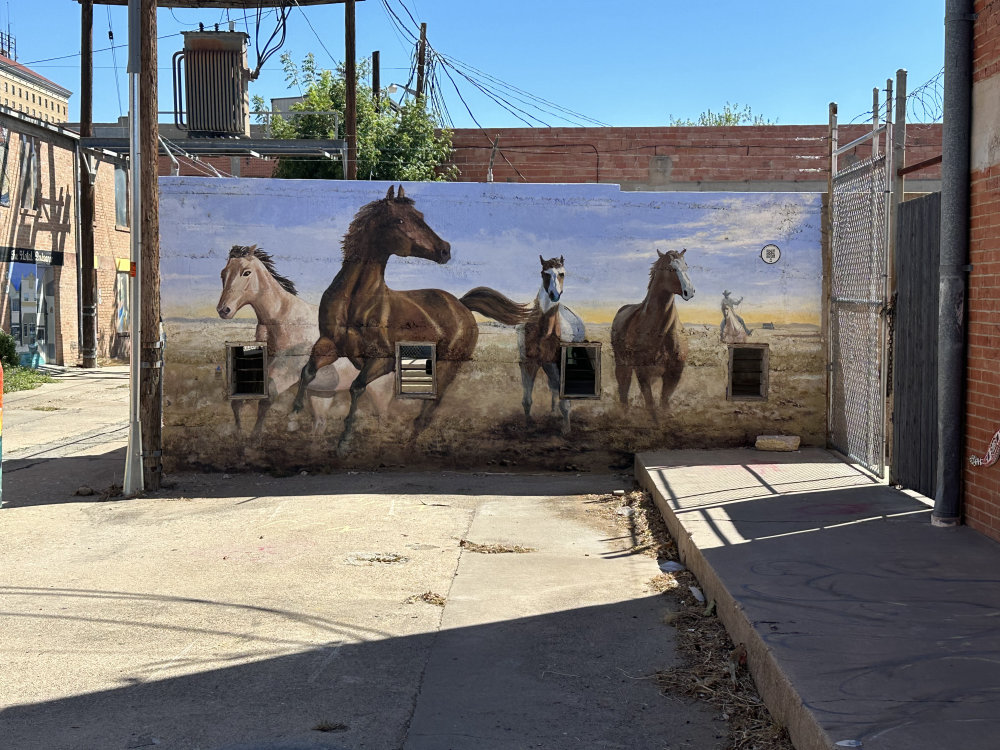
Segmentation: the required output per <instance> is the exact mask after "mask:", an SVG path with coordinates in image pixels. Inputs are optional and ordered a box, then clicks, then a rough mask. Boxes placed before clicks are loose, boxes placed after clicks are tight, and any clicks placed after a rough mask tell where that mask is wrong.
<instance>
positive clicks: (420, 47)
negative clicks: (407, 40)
mask: <svg viewBox="0 0 1000 750" xmlns="http://www.w3.org/2000/svg"><path fill="white" fill-rule="evenodd" d="M426 64H427V24H426V23H422V24H420V41H419V42H418V43H417V97H418V98H419V97H421V96H423V95H424V75H425V73H424V67H425V65H426Z"/></svg>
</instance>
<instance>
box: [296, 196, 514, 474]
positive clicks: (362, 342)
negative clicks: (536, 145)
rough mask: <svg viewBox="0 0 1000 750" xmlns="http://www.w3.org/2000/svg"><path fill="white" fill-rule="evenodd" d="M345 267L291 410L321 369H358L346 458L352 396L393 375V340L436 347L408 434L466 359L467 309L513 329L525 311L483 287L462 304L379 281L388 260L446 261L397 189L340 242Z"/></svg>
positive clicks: (471, 327)
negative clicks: (427, 386)
mask: <svg viewBox="0 0 1000 750" xmlns="http://www.w3.org/2000/svg"><path fill="white" fill-rule="evenodd" d="M342 245H343V252H344V262H343V265H342V266H341V269H340V271H339V273H337V275H336V277H335V278H334V279H333V282H332V283H331V284H330V286H329V287H328V288H327V290H326V292H324V293H323V298H322V300H321V301H320V306H319V331H320V335H319V339H318V340H317V341H316V343H315V344H314V345H313V348H312V353H311V355H310V357H309V361H308V362H307V363H306V365H305V366H304V367H303V368H302V374H301V376H300V378H299V390H298V394H297V396H296V398H295V404H294V407H293V408H294V409H295V410H296V411H298V410H299V409H301V408H302V405H303V398H304V396H305V392H306V388H307V387H308V385H309V383H310V382H311V381H312V380H313V378H315V377H316V373H317V372H318V371H319V370H320V368H322V367H326V366H327V365H329V364H331V363H332V362H335V361H336V360H337V358H338V357H347V358H348V359H349V360H350V361H351V362H352V363H353V364H354V365H355V367H357V368H358V369H359V370H360V372H359V373H358V376H357V378H355V380H354V382H353V383H352V384H351V409H350V411H349V412H348V415H347V419H346V421H345V423H344V432H343V434H342V435H341V437H340V441H339V443H338V445H337V452H338V454H340V455H344V454H345V453H346V452H347V450H348V448H349V447H350V443H351V440H352V438H353V434H354V422H355V411H356V409H357V403H358V398H359V397H360V396H361V394H363V393H364V392H365V389H366V388H367V386H368V384H369V383H371V382H372V381H373V380H375V379H376V378H379V377H381V376H383V375H386V374H388V373H391V372H393V370H394V369H395V365H396V343H397V342H402V341H410V342H419V343H427V344H434V345H435V356H436V359H437V364H436V376H437V398H435V399H427V400H425V401H424V402H423V405H422V407H421V409H420V413H419V415H418V416H417V418H416V420H415V421H414V425H413V427H414V431H413V435H414V437H416V435H417V434H418V433H419V432H420V431H421V430H422V429H423V428H424V427H426V425H427V423H428V422H429V421H430V418H431V416H432V414H433V413H434V410H435V409H436V408H437V405H438V403H439V402H440V399H441V398H442V397H443V395H444V393H445V391H446V390H447V389H448V386H449V385H450V384H451V382H452V381H453V380H454V378H455V375H456V373H457V372H458V368H459V367H460V366H461V364H462V363H463V362H465V361H466V360H468V359H470V358H471V357H472V352H473V350H474V349H475V346H476V341H477V340H478V338H479V326H478V324H477V323H476V319H475V318H474V317H473V315H472V311H475V312H478V313H481V314H483V315H486V316H487V317H490V318H493V319H494V320H497V321H499V322H501V323H505V324H507V325H515V324H517V323H521V322H523V321H524V320H525V319H526V318H527V315H528V311H527V308H526V307H525V306H524V305H520V304H518V303H516V302H513V301H511V300H509V299H507V297H505V296H504V295H502V294H500V293H499V292H497V291H494V290H492V289H488V288H486V287H478V288H476V289H473V290H472V291H470V292H469V293H468V294H466V295H465V296H464V297H462V298H461V299H457V298H456V297H454V296H453V295H451V294H449V293H448V292H445V291H442V290H440V289H417V290H412V291H396V290H394V289H390V288H389V287H388V286H387V285H386V283H385V268H386V263H387V262H388V260H389V257H390V256H392V255H397V256H400V257H403V258H407V257H413V258H424V259H426V260H431V261H434V262H435V263H447V262H448V261H449V260H451V245H450V244H448V243H447V242H445V241H444V240H443V239H441V238H440V237H439V236H438V235H437V234H436V233H435V232H434V230H433V229H431V228H430V227H429V226H428V225H427V222H426V221H424V216H423V214H422V213H420V211H418V210H417V209H416V208H415V207H414V203H413V200H412V199H411V198H408V197H406V194H405V193H404V192H403V187H402V186H400V187H399V192H398V193H396V194H395V195H394V189H393V188H392V187H390V188H389V191H388V193H387V194H386V196H385V198H383V199H381V200H376V201H372V202H371V203H369V204H367V205H365V206H362V207H361V209H360V210H359V211H358V213H357V215H356V216H355V217H354V220H353V221H352V222H351V225H350V227H349V228H348V230H347V234H346V235H344V240H343V243H342Z"/></svg>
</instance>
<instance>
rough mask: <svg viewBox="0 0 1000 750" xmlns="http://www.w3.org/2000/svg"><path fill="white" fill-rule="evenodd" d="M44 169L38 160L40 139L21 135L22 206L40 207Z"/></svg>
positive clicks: (29, 207)
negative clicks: (39, 198) (39, 199)
mask: <svg viewBox="0 0 1000 750" xmlns="http://www.w3.org/2000/svg"><path fill="white" fill-rule="evenodd" d="M41 184H42V170H41V164H39V161H38V139H36V138H31V137H29V136H25V135H22V136H21V208H28V209H35V208H38V193H39V191H40V190H41Z"/></svg>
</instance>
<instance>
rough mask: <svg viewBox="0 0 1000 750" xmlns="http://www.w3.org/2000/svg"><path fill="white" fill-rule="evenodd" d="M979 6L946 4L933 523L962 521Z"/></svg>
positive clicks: (953, 0)
mask: <svg viewBox="0 0 1000 750" xmlns="http://www.w3.org/2000/svg"><path fill="white" fill-rule="evenodd" d="M972 9H973V0H947V1H946V3H945V17H944V27H945V43H944V58H945V60H944V123H943V125H942V162H941V259H940V270H941V286H940V293H939V295H938V415H937V434H938V455H937V487H936V489H935V493H934V511H933V513H932V514H931V522H932V523H933V524H934V525H935V526H954V525H956V524H957V523H959V522H960V520H961V506H962V448H963V445H962V442H963V432H964V430H963V428H964V421H965V420H964V412H963V407H964V403H963V402H964V392H965V317H966V312H965V294H966V288H967V274H968V270H969V269H968V262H969V260H968V257H969V184H970V179H969V164H970V155H969V149H970V140H971V123H972V31H973V22H974V21H975V15H974V14H973V12H972Z"/></svg>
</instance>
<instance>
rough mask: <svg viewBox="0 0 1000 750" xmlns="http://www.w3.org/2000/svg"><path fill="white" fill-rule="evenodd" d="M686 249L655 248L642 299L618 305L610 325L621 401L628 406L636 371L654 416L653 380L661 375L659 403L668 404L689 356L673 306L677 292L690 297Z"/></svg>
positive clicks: (690, 286)
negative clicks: (654, 255) (667, 249)
mask: <svg viewBox="0 0 1000 750" xmlns="http://www.w3.org/2000/svg"><path fill="white" fill-rule="evenodd" d="M686 252H687V249H686V248H685V249H684V250H682V251H681V252H679V253H678V252H676V251H674V250H669V251H668V252H666V253H661V252H660V251H659V250H657V251H656V254H657V258H656V261H655V262H654V263H653V267H652V269H651V270H650V272H649V287H648V289H647V291H646V297H645V299H643V300H642V302H639V303H636V304H633V305H625V306H624V307H622V308H621V309H620V310H619V311H618V312H617V313H616V314H615V319H614V322H613V323H612V324H611V346H612V347H613V348H614V352H615V379H616V380H617V381H618V399H619V400H620V401H621V403H622V405H623V406H628V392H629V389H630V388H631V386H632V373H633V372H635V376H636V380H638V381H639V390H640V391H641V392H642V398H643V401H644V402H645V404H646V409H648V410H649V412H650V414H652V415H653V418H654V419H655V418H656V411H655V409H656V407H655V404H654V402H653V379H654V378H657V377H659V378H661V379H662V383H661V386H660V388H661V390H660V408H661V409H666V407H667V405H668V404H669V402H670V397H671V396H672V395H673V392H674V390H675V389H676V388H677V383H678V382H679V381H680V379H681V373H682V372H683V371H684V363H685V361H686V360H687V353H688V345H687V339H686V337H685V335H684V326H683V325H681V321H680V318H679V317H678V315H677V309H676V307H675V306H674V298H675V296H677V295H680V297H681V298H682V299H684V300H689V299H691V298H692V297H694V285H693V284H692V283H691V279H690V278H688V267H687V261H685V260H684V254H685V253H686Z"/></svg>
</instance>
